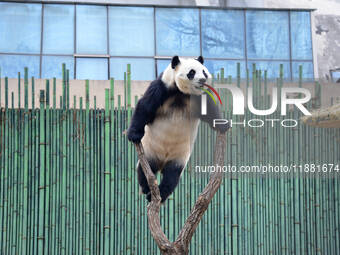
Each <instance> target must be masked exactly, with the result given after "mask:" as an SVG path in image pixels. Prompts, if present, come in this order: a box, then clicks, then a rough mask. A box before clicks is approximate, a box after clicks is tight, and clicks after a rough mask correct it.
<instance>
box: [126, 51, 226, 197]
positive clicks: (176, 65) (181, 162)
mask: <svg viewBox="0 0 340 255" xmlns="http://www.w3.org/2000/svg"><path fill="white" fill-rule="evenodd" d="M193 61H197V63H196V62H193ZM182 62H183V63H182ZM180 65H189V66H184V67H185V68H184V67H183V66H182V69H181V68H180V67H181V66H180ZM190 65H193V66H194V67H193V69H191V68H190ZM195 68H196V69H197V70H195ZM183 70H188V72H187V73H184V74H183V73H179V74H178V73H176V72H183ZM198 73H199V74H198ZM207 73H208V71H207V69H206V68H205V67H204V66H203V58H202V57H201V56H200V57H198V59H196V60H185V59H180V58H179V57H177V56H175V57H173V58H172V61H171V64H170V65H169V66H168V68H167V69H166V70H165V71H164V73H162V74H161V75H160V76H159V77H158V78H157V79H156V80H154V81H153V82H151V84H150V86H149V87H148V89H147V90H146V92H145V94H144V95H143V97H142V98H141V99H140V100H139V101H138V103H137V106H136V108H135V111H134V114H133V117H132V121H131V125H130V127H129V129H128V133H127V135H128V139H129V140H130V141H132V142H134V143H139V142H142V144H143V147H144V151H145V155H146V157H147V160H148V163H149V164H150V167H151V169H152V171H153V172H154V173H155V174H156V173H157V172H158V171H161V172H162V174H163V178H162V181H161V183H160V185H159V189H160V194H161V198H162V202H164V201H165V200H166V199H167V198H168V196H169V195H170V194H171V193H172V192H173V191H174V189H175V187H176V186H177V184H178V181H179V178H180V175H181V173H182V170H183V169H184V168H185V166H186V164H187V162H188V160H189V157H190V154H191V149H192V146H193V144H194V141H195V139H196V134H197V128H198V124H199V120H202V121H205V122H207V123H209V125H210V126H211V127H212V128H213V123H212V121H213V119H218V118H221V115H220V112H219V109H218V107H217V106H216V105H215V104H214V103H213V101H212V100H211V99H209V97H207V98H208V100H207V114H206V115H201V114H200V109H201V107H200V103H201V100H200V94H199V93H196V92H190V91H192V90H194V91H196V90H195V89H194V88H191V87H192V86H194V87H195V86H196V87H197V86H198V85H197V84H203V83H204V82H205V81H206V79H207V78H208V75H207ZM175 75H178V77H177V76H176V77H177V78H175ZM196 76H197V77H196ZM195 77H196V78H197V79H194V78H195ZM176 81H177V82H176ZM218 128H219V129H220V130H221V131H222V132H225V131H226V130H227V129H228V128H229V126H228V125H219V126H218ZM137 173H138V182H139V185H140V187H141V191H142V192H143V193H144V194H146V195H147V199H148V201H150V200H151V195H150V189H149V186H148V183H147V180H146V177H145V175H144V173H143V170H142V168H141V165H140V164H139V163H138V165H137Z"/></svg>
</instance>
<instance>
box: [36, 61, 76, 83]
mask: <svg viewBox="0 0 340 255" xmlns="http://www.w3.org/2000/svg"><path fill="white" fill-rule="evenodd" d="M63 63H65V64H66V69H69V70H70V79H73V78H74V58H73V57H62V56H58V57H55V56H43V58H42V67H41V68H42V69H41V70H42V71H41V77H42V78H48V79H50V78H53V77H56V78H59V79H61V78H62V64H63Z"/></svg>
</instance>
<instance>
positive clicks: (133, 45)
mask: <svg viewBox="0 0 340 255" xmlns="http://www.w3.org/2000/svg"><path fill="white" fill-rule="evenodd" d="M109 28H110V33H109V34H110V55H113V56H153V55H154V54H155V49H154V44H155V43H154V41H155V39H154V22H153V8H143V7H109Z"/></svg>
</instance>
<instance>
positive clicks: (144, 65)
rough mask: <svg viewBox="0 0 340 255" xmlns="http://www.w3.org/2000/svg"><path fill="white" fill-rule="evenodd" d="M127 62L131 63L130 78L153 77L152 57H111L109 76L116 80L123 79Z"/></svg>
mask: <svg viewBox="0 0 340 255" xmlns="http://www.w3.org/2000/svg"><path fill="white" fill-rule="evenodd" d="M127 64H131V79H132V80H154V79H155V60H154V59H153V58H111V59H110V76H111V77H114V78H115V79H117V80H123V79H124V72H126V70H127Z"/></svg>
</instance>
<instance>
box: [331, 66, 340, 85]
mask: <svg viewBox="0 0 340 255" xmlns="http://www.w3.org/2000/svg"><path fill="white" fill-rule="evenodd" d="M330 73H331V79H332V82H336V83H340V68H337V69H334V70H330Z"/></svg>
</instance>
